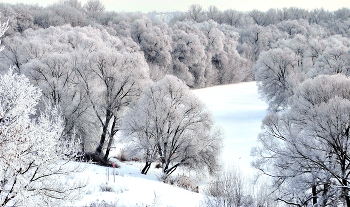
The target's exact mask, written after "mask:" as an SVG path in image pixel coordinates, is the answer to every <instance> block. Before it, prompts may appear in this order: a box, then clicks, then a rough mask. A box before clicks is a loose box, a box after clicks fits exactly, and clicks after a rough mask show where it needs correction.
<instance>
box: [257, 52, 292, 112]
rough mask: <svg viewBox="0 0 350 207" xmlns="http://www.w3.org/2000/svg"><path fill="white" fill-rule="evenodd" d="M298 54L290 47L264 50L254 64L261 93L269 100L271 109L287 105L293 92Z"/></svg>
mask: <svg viewBox="0 0 350 207" xmlns="http://www.w3.org/2000/svg"><path fill="white" fill-rule="evenodd" d="M296 64H297V56H296V54H295V53H294V52H292V51H291V50H290V49H287V48H286V49H284V50H282V49H281V48H277V49H272V50H269V51H266V52H262V53H261V54H260V56H259V59H258V61H257V63H256V65H255V66H254V71H255V79H256V80H257V81H259V82H258V87H259V88H258V89H259V93H260V94H261V96H262V97H263V99H264V100H265V101H267V102H268V104H269V108H270V110H278V109H279V108H284V107H286V106H287V101H288V98H289V97H290V96H291V95H292V94H293V88H294V85H295V83H294V78H293V76H294V75H295V74H296V72H297V70H296Z"/></svg>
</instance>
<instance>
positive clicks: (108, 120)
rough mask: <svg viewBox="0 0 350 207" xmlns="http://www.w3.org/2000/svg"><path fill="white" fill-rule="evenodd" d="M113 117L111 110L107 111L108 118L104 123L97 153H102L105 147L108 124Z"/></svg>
mask: <svg viewBox="0 0 350 207" xmlns="http://www.w3.org/2000/svg"><path fill="white" fill-rule="evenodd" d="M111 118H112V116H111V111H110V110H107V111H106V120H105V123H104V125H103V129H102V134H101V139H100V144H99V145H98V147H97V148H96V154H97V155H101V153H102V148H103V145H104V143H105V140H106V136H107V130H108V125H109V122H110V120H111Z"/></svg>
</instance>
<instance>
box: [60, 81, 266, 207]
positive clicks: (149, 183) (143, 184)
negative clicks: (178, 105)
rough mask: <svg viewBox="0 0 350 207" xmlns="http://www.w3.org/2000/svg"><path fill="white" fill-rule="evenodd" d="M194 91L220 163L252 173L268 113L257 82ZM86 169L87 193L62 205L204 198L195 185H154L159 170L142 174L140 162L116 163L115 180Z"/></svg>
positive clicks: (195, 202)
mask: <svg viewBox="0 0 350 207" xmlns="http://www.w3.org/2000/svg"><path fill="white" fill-rule="evenodd" d="M194 93H195V94H196V95H197V96H198V97H199V98H200V99H201V100H202V101H203V102H204V103H206V105H207V107H208V108H209V110H210V111H212V113H213V115H214V118H215V120H216V123H217V125H218V126H219V127H221V128H222V130H223V131H224V149H223V153H222V158H223V162H224V163H228V164H231V163H234V164H235V165H236V166H238V167H239V168H241V170H242V171H243V172H244V173H245V175H252V174H253V169H252V168H251V167H250V162H251V160H252V158H251V157H250V151H251V148H252V147H254V146H256V145H257V135H258V133H259V132H260V124H261V120H262V119H263V118H264V116H265V114H266V109H267V105H266V104H265V103H264V102H263V101H261V100H260V99H259V95H258V92H257V86H256V83H255V82H247V83H238V84H231V85H225V86H215V87H210V88H204V89H199V90H194ZM116 153H117V152H113V153H111V154H116ZM84 165H85V164H84ZM86 165H87V167H86V170H85V171H84V172H83V173H81V174H79V177H81V178H83V179H87V180H88V181H89V185H88V189H87V194H86V195H84V196H83V198H82V199H81V200H79V201H77V202H74V203H69V204H67V203H66V204H64V205H63V206H67V205H68V206H90V204H91V203H92V202H96V200H99V201H102V200H104V201H106V202H107V203H115V204H117V205H118V206H146V205H147V206H179V207H186V206H188V207H195V206H201V205H200V203H201V200H202V199H203V198H204V195H203V194H201V192H203V189H202V187H203V186H200V189H199V191H200V193H194V192H191V191H188V190H184V189H182V188H179V187H174V186H171V185H169V184H165V183H162V182H160V181H158V179H157V175H160V169H155V168H154V164H153V165H152V167H151V169H150V171H149V173H148V174H147V175H142V174H141V173H140V169H141V168H142V167H143V163H135V162H126V163H120V165H121V167H120V168H118V169H116V174H117V176H115V182H114V177H113V176H112V172H113V170H112V168H109V173H110V174H111V176H110V177H109V181H107V177H106V168H105V167H101V166H96V165H91V164H86ZM179 173H183V172H181V171H179ZM106 183H107V184H106ZM106 185H107V186H110V187H111V188H112V189H113V191H114V192H103V191H102V190H101V187H104V186H106Z"/></svg>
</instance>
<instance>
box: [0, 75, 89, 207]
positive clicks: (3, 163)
mask: <svg viewBox="0 0 350 207" xmlns="http://www.w3.org/2000/svg"><path fill="white" fill-rule="evenodd" d="M40 96H41V91H40V89H38V88H37V87H34V86H32V85H31V84H30V83H29V80H28V79H27V78H26V77H25V76H24V75H17V74H14V73H13V72H12V69H10V70H9V72H8V73H7V74H5V75H4V76H1V77H0V135H1V136H0V206H22V205H26V206H28V205H30V206H34V205H36V206H48V205H55V204H58V203H62V202H63V201H66V200H73V199H76V198H77V197H78V195H79V194H80V191H81V190H82V189H83V187H84V186H85V183H83V182H81V181H78V180H75V179H73V177H72V173H74V172H77V171H79V170H80V168H79V167H77V165H73V164H71V163H70V161H71V160H72V159H74V158H75V156H76V152H77V150H76V149H77V146H78V143H74V142H71V141H66V140H70V139H65V138H63V137H62V131H63V128H64V122H63V120H62V118H61V117H60V114H59V111H58V109H57V108H50V107H48V108H46V110H44V111H41V112H40V116H38V117H35V114H36V106H37V104H38V101H39V99H40Z"/></svg>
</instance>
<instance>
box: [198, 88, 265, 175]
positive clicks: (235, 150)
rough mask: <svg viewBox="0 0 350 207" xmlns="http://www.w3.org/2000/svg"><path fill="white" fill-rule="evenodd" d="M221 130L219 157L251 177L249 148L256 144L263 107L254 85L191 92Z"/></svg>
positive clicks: (263, 114) (263, 112)
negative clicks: (222, 140)
mask: <svg viewBox="0 0 350 207" xmlns="http://www.w3.org/2000/svg"><path fill="white" fill-rule="evenodd" d="M194 93H195V94H196V95H197V96H198V97H199V98H200V99H201V100H202V101H203V102H204V103H206V105H207V107H208V108H209V110H211V112H212V114H213V115H214V118H215V121H216V124H217V125H218V126H219V127H221V128H222V129H223V131H224V149H223V153H222V158H223V160H224V163H225V164H231V163H234V164H235V165H236V166H238V167H240V168H241V170H242V171H243V172H247V173H248V172H249V174H251V175H252V173H251V172H252V170H253V169H252V168H251V167H250V162H251V161H252V157H251V156H250V151H251V148H252V147H254V146H256V145H257V136H258V134H259V133H260V125H261V121H262V119H263V118H264V117H265V115H266V109H267V107H268V106H267V104H266V103H265V102H264V101H262V100H260V99H259V94H258V88H257V86H256V82H244V83H238V84H230V85H224V86H215V87H210V88H204V89H198V90H194Z"/></svg>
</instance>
